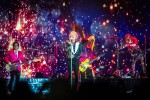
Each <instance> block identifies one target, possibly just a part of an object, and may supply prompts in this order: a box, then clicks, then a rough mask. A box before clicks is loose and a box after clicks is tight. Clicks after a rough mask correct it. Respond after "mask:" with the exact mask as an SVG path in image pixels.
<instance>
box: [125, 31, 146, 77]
mask: <svg viewBox="0 0 150 100" xmlns="http://www.w3.org/2000/svg"><path fill="white" fill-rule="evenodd" d="M124 47H127V49H128V52H129V53H130V54H131V57H132V74H133V76H134V75H135V74H136V71H135V64H136V62H137V61H138V60H140V61H141V68H142V74H141V76H142V77H144V76H145V72H146V71H145V66H144V56H143V54H142V50H141V49H140V47H139V44H138V40H137V38H136V37H134V36H132V35H131V34H129V33H128V34H126V35H125V37H124ZM124 47H123V48H124ZM140 55H141V56H140Z"/></svg>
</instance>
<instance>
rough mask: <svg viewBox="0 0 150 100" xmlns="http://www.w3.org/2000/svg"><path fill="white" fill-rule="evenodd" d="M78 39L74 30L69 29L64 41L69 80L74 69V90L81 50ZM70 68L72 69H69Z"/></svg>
mask: <svg viewBox="0 0 150 100" xmlns="http://www.w3.org/2000/svg"><path fill="white" fill-rule="evenodd" d="M77 40H78V34H77V33H76V32H75V31H71V32H70V34H69V40H67V41H66V53H67V64H68V78H69V82H70V81H71V78H72V77H71V76H72V72H71V71H73V70H74V75H75V83H74V86H73V88H74V89H75V90H76V89H77V87H78V72H79V57H80V55H81V51H82V44H81V42H79V41H77ZM71 68H72V70H71Z"/></svg>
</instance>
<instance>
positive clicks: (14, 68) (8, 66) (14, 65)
mask: <svg viewBox="0 0 150 100" xmlns="http://www.w3.org/2000/svg"><path fill="white" fill-rule="evenodd" d="M31 61H32V62H37V61H41V59H37V58H34V59H33V60H31ZM28 63H29V61H27V62H22V63H19V62H18V61H17V62H14V63H12V64H11V65H9V64H6V66H5V69H6V71H7V72H10V71H12V70H17V69H18V66H21V65H23V64H28Z"/></svg>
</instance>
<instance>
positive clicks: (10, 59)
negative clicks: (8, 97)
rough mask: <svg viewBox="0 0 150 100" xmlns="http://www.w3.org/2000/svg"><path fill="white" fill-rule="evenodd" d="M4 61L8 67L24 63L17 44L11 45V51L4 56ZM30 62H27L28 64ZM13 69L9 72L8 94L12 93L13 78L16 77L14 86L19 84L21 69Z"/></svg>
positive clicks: (16, 67) (17, 67) (18, 67)
mask: <svg viewBox="0 0 150 100" xmlns="http://www.w3.org/2000/svg"><path fill="white" fill-rule="evenodd" d="M5 61H6V63H7V64H9V65H10V66H11V65H12V64H13V63H14V62H15V63H21V62H25V61H26V60H25V59H24V55H23V52H22V51H19V43H18V42H17V41H15V42H14V43H13V49H11V50H9V51H8V52H7V54H6V56H5ZM30 63H31V61H29V64H30ZM12 67H15V68H14V69H13V70H11V71H10V81H9V84H8V92H9V93H11V92H12V83H13V82H14V77H15V76H16V82H15V85H14V86H16V84H17V83H18V82H19V79H20V72H21V68H20V66H12Z"/></svg>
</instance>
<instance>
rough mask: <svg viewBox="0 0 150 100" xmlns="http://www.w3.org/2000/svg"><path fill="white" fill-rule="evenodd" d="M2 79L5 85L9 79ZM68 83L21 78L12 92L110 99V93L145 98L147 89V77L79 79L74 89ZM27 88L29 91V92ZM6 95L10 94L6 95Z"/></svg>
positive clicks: (43, 95) (58, 79) (59, 80)
mask: <svg viewBox="0 0 150 100" xmlns="http://www.w3.org/2000/svg"><path fill="white" fill-rule="evenodd" d="M3 80H5V82H6V86H7V83H8V82H9V79H3ZM73 82H74V81H73ZM69 85H70V84H68V81H67V80H66V79H65V78H55V79H50V78H21V79H20V85H18V87H17V88H16V90H14V92H15V93H18V94H19V95H20V94H21V93H19V92H18V91H20V92H22V93H26V92H27V90H28V92H27V93H32V94H33V95H34V96H35V97H38V98H39V99H41V98H44V99H48V98H49V96H48V95H51V94H55V96H56V97H57V95H58V97H57V98H60V97H59V95H61V96H63V97H67V95H69V94H70V93H71V97H72V96H75V97H76V98H78V97H80V98H84V97H92V96H97V97H99V96H100V95H101V97H106V98H108V99H110V97H109V95H111V98H116V99H117V98H118V97H119V96H122V97H126V98H133V97H134V98H136V97H141V98H146V97H148V91H149V90H148V88H149V80H148V78H96V79H94V80H93V81H91V80H88V79H86V80H85V81H84V82H81V81H79V85H78V87H77V89H74V87H73V86H74V83H72V88H71V87H70V86H69ZM29 90H31V91H30V92H29ZM69 91H70V92H69ZM54 92H55V93H54ZM64 92H66V93H67V94H65V93H64ZM21 95H24V94H21ZM135 95H137V96H135ZM107 96H108V97H107ZM8 97H11V96H10V95H8ZM69 97H70V96H69ZM67 98H68V97H67ZM118 99H119V98H118Z"/></svg>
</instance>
